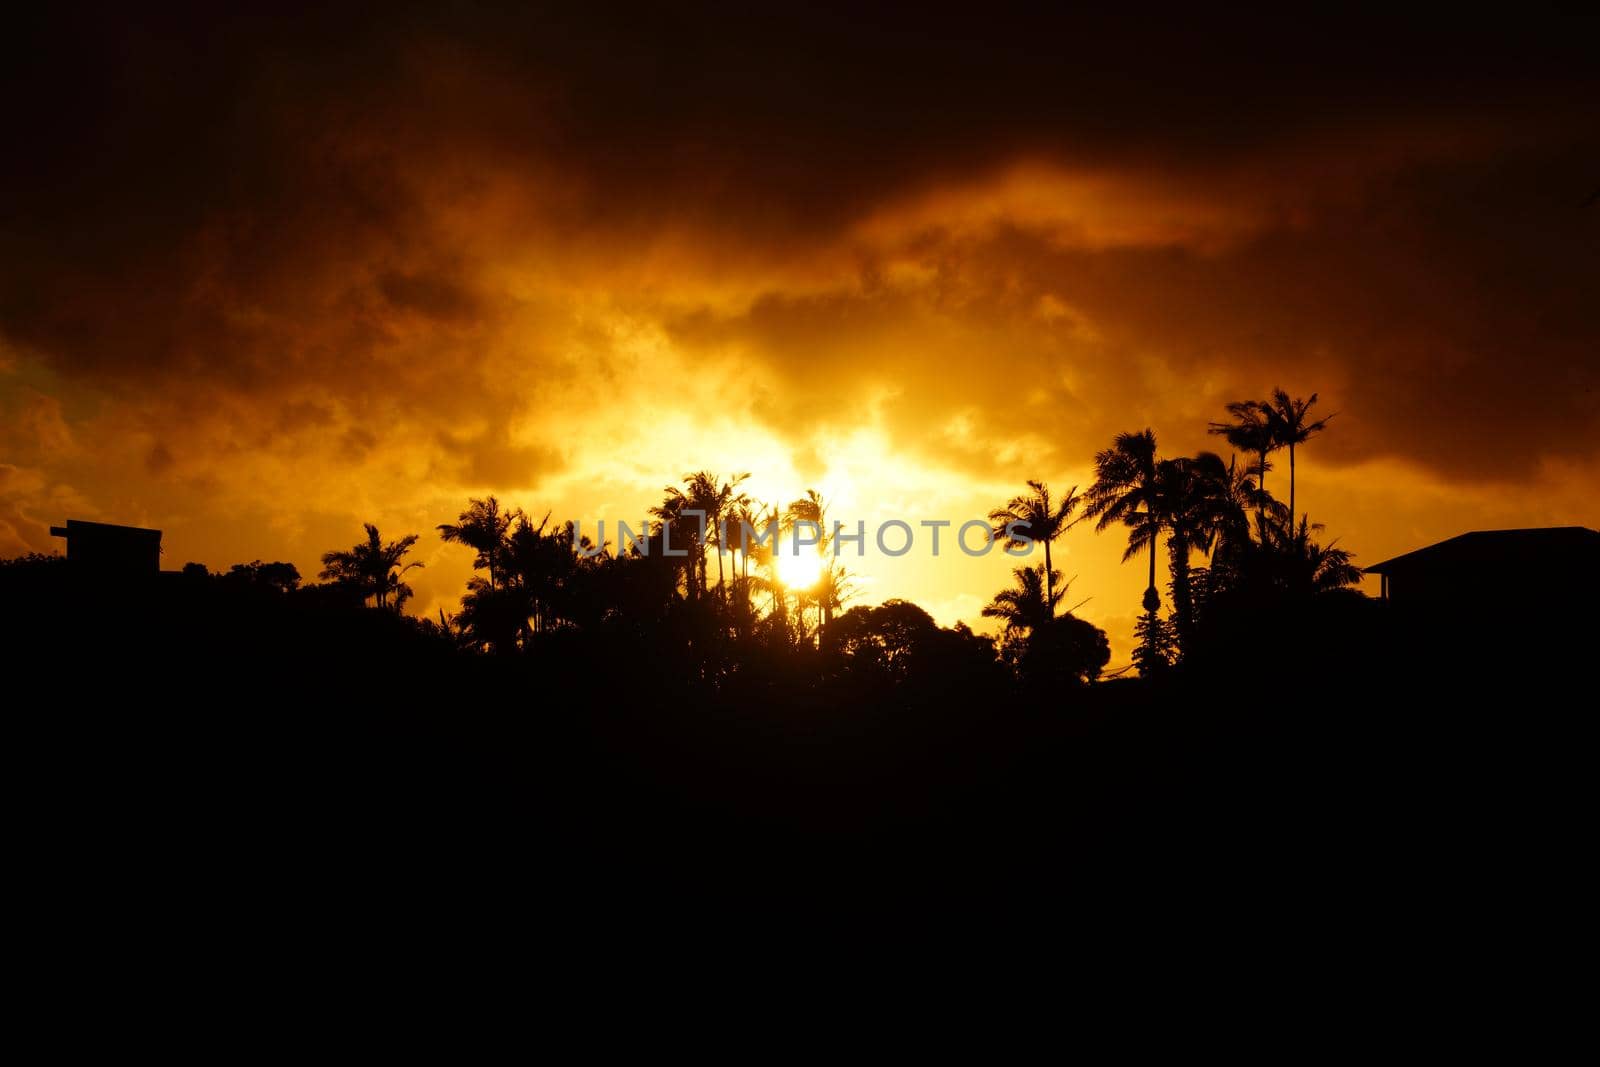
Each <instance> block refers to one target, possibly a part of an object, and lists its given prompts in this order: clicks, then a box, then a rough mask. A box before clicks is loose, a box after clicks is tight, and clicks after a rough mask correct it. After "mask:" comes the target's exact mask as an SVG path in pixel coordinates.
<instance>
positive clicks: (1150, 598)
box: [1144, 511, 1161, 615]
mask: <svg viewBox="0 0 1600 1067" xmlns="http://www.w3.org/2000/svg"><path fill="white" fill-rule="evenodd" d="M1148 521H1149V523H1150V585H1149V587H1148V588H1146V589H1145V591H1144V606H1145V609H1146V610H1147V611H1149V612H1150V614H1151V615H1154V614H1155V612H1156V609H1157V608H1159V607H1161V594H1160V593H1159V592H1157V591H1156V548H1157V545H1158V543H1159V541H1160V539H1161V529H1160V527H1158V526H1157V525H1156V524H1155V512H1154V511H1152V512H1151V513H1150V517H1149V520H1148Z"/></svg>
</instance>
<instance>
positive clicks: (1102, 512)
mask: <svg viewBox="0 0 1600 1067" xmlns="http://www.w3.org/2000/svg"><path fill="white" fill-rule="evenodd" d="M1158 463H1159V461H1158V460H1157V458H1156V434H1155V431H1154V430H1150V429H1145V430H1141V431H1140V432H1138V433H1120V434H1118V435H1117V436H1116V439H1115V441H1113V442H1112V446H1111V447H1110V448H1107V449H1102V450H1101V451H1099V452H1097V453H1096V454H1095V457H1094V469H1095V482H1094V484H1093V485H1091V486H1090V487H1089V489H1088V492H1087V493H1085V494H1084V496H1085V505H1084V510H1083V514H1084V516H1085V517H1086V518H1088V517H1093V518H1097V519H1098V520H1099V521H1098V522H1097V523H1096V524H1095V529H1096V530H1097V531H1100V532H1104V531H1105V530H1106V529H1108V528H1109V527H1111V526H1113V525H1115V524H1117V523H1122V524H1123V525H1125V526H1127V527H1128V529H1129V533H1128V549H1127V551H1126V552H1124V553H1123V554H1122V560H1123V562H1124V563H1126V562H1127V561H1128V560H1130V559H1133V558H1134V557H1135V556H1137V555H1138V554H1139V553H1140V552H1144V551H1148V552H1149V553H1150V585H1149V587H1148V588H1146V589H1145V591H1144V609H1145V610H1146V611H1148V612H1152V613H1153V612H1154V611H1156V609H1157V608H1159V607H1160V606H1161V594H1160V593H1159V592H1157V591H1156V543H1157V541H1158V540H1159V539H1160V535H1161V527H1162V526H1163V525H1164V522H1165V519H1164V517H1163V516H1162V515H1161V514H1160V510H1159V509H1160V506H1161V498H1160V492H1159V489H1160V487H1159V485H1158V483H1157V470H1156V468H1157V465H1158Z"/></svg>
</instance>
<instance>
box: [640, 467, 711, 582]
mask: <svg viewBox="0 0 1600 1067" xmlns="http://www.w3.org/2000/svg"><path fill="white" fill-rule="evenodd" d="M662 492H663V493H664V494H665V497H664V498H663V499H662V501H661V503H660V504H658V505H656V506H655V507H653V508H651V509H650V514H651V515H653V516H654V517H656V518H657V519H659V520H661V521H660V525H659V532H660V534H661V536H662V538H663V541H664V542H665V541H666V540H668V539H670V540H671V542H673V543H674V548H673V555H674V556H676V555H677V554H678V552H680V551H686V552H687V555H686V556H684V558H683V563H682V564H681V566H682V567H683V569H684V573H685V576H686V581H685V592H686V593H687V595H688V597H689V599H690V600H698V599H699V597H700V593H701V592H702V591H703V590H704V588H705V585H704V574H705V569H706V567H705V563H706V561H705V544H704V542H703V541H702V539H701V523H700V518H699V516H697V515H691V514H689V512H691V511H694V510H697V508H696V504H695V502H694V500H693V499H692V498H691V497H690V496H689V494H687V493H685V492H684V491H683V490H682V489H679V488H678V487H677V486H675V485H669V486H667V487H666V488H665V489H663V490H662ZM675 566H678V565H675Z"/></svg>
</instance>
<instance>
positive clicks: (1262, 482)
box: [1209, 397, 1315, 520]
mask: <svg viewBox="0 0 1600 1067" xmlns="http://www.w3.org/2000/svg"><path fill="white" fill-rule="evenodd" d="M1312 399H1315V397H1313V398H1312ZM1265 409H1266V405H1265V404H1263V403H1261V402H1260V401H1257V400H1236V401H1234V402H1233V403H1231V404H1229V405H1228V414H1230V415H1232V416H1233V421H1232V422H1213V423H1212V424H1211V426H1210V429H1209V432H1210V433H1214V434H1221V435H1222V436H1224V437H1226V438H1227V439H1228V443H1229V444H1230V445H1232V446H1233V447H1234V448H1237V449H1239V450H1240V451H1241V452H1250V453H1253V454H1254V455H1256V456H1257V457H1259V458H1258V460H1257V462H1256V481H1255V489H1256V491H1257V492H1259V493H1261V494H1263V496H1265V494H1266V491H1267V471H1268V470H1269V469H1271V468H1270V465H1269V464H1268V463H1267V455H1268V453H1270V452H1273V451H1276V450H1277V448H1278V447H1279V445H1278V443H1277V441H1275V440H1274V439H1273V436H1272V427H1271V426H1270V425H1269V423H1268V421H1267V415H1266V412H1265ZM1255 503H1256V517H1257V519H1258V520H1259V519H1260V518H1261V513H1262V510H1263V508H1264V506H1265V501H1264V500H1257V501H1256V502H1255Z"/></svg>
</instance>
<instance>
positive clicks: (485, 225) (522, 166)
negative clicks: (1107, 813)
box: [0, 4, 1600, 666]
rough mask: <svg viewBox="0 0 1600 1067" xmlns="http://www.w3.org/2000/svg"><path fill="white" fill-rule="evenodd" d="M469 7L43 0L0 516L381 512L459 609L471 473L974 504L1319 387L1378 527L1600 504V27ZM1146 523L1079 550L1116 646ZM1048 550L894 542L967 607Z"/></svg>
mask: <svg viewBox="0 0 1600 1067" xmlns="http://www.w3.org/2000/svg"><path fill="white" fill-rule="evenodd" d="M214 6H215V5H208V7H214ZM435 6H438V7H440V8H441V9H442V8H443V5H425V6H423V7H421V8H418V9H415V10H411V9H407V8H405V7H404V6H403V5H385V6H384V7H383V8H382V11H381V14H380V13H373V12H367V13H362V12H359V11H356V10H353V9H341V10H340V11H338V12H333V13H330V12H328V11H326V10H322V11H314V12H309V13H306V14H303V15H293V14H288V13H286V12H287V11H288V8H287V6H286V5H269V6H263V7H262V9H261V11H260V13H258V14H252V13H248V12H245V11H242V10H241V11H239V12H235V13H231V14H227V15H221V14H218V13H217V12H216V11H212V10H207V9H206V8H197V9H195V10H194V11H183V10H168V11H165V12H161V11H159V10H157V9H155V8H147V7H145V6H138V7H136V8H132V9H128V10H127V11H123V12H121V13H110V12H108V11H96V10H94V9H90V8H73V9H70V10H67V9H60V10H55V11H53V12H52V13H51V14H49V15H41V16H37V19H36V21H34V22H31V23H29V22H23V23H17V24H13V25H12V26H10V27H9V31H8V37H9V40H8V41H7V42H6V43H5V44H4V45H0V48H3V49H4V51H5V53H7V54H6V55H5V57H4V65H3V71H4V72H3V73H0V79H3V80H4V85H5V91H4V96H3V101H0V108H3V113H4V119H5V124H4V130H5V137H6V140H7V142H8V150H7V165H6V167H5V168H4V170H3V171H0V203H3V204H4V209H3V215H0V217H3V219H4V222H3V224H0V555H13V554H17V553H21V552H25V551H30V550H42V551H49V550H53V549H59V547H60V542H59V541H54V540H52V539H51V538H50V537H49V534H48V527H49V526H50V524H51V523H59V522H60V521H61V520H63V519H65V518H67V517H69V516H70V517H73V518H89V519H98V520H102V521H111V522H122V523H129V524H136V525H149V526H156V527H160V528H162V529H164V530H165V531H166V539H165V546H166V553H167V555H166V560H167V563H166V565H167V566H172V567H175V566H179V565H181V564H182V563H183V562H184V561H186V560H198V561H201V562H205V563H207V564H209V565H211V566H213V567H217V566H225V565H227V564H229V563H232V562H236V561H239V560H249V559H255V558H262V559H289V560H291V561H293V562H295V563H297V564H298V565H299V566H300V569H301V570H302V572H303V573H305V574H307V575H308V576H310V575H312V574H314V572H315V571H316V570H317V565H316V559H317V557H318V556H319V555H320V554H321V553H322V552H324V551H326V550H327V549H330V548H334V547H339V546H348V545H349V544H351V543H353V542H354V541H355V540H356V539H357V538H358V536H359V535H360V533H361V529H360V524H361V522H363V521H375V522H377V523H378V524H379V525H380V527H381V528H382V529H383V531H384V533H385V534H386V535H390V536H398V535H399V534H402V533H409V532H419V533H427V534H428V536H426V537H425V538H424V540H423V543H422V545H421V547H420V558H422V559H424V560H425V561H426V562H427V570H425V571H424V572H422V573H421V575H420V576H419V577H418V580H417V581H416V582H415V583H414V584H415V585H416V586H417V588H418V598H417V600H416V602H415V603H416V605H417V607H418V609H420V610H426V611H432V610H435V609H436V608H438V607H440V606H443V607H445V608H447V609H453V608H454V606H455V602H456V599H457V597H458V596H459V594H460V592H461V586H462V583H463V581H464V579H465V577H466V575H467V572H468V569H469V563H470V552H469V551H467V550H464V549H460V548H458V547H454V546H445V545H442V544H440V543H438V541H437V539H436V538H435V537H433V536H432V534H431V533H429V531H431V530H432V527H433V526H435V525H436V524H438V523H440V522H445V521H449V520H451V519H452V518H453V517H454V516H455V514H456V513H457V512H458V511H459V510H460V509H461V507H462V505H463V504H464V503H465V500H466V498H467V497H468V496H469V495H481V494H483V493H487V492H494V493H497V494H498V495H499V496H500V497H501V498H502V499H503V500H506V501H509V502H511V503H513V504H519V505H522V506H525V507H527V508H528V509H529V510H531V511H535V512H537V513H539V514H543V513H544V512H545V511H546V510H553V511H554V513H555V515H556V516H557V517H558V518H560V517H573V518H583V519H585V520H586V521H592V520H594V519H599V518H605V519H607V520H615V519H616V518H618V517H637V516H641V515H642V514H643V512H644V509H645V508H646V507H647V506H648V505H649V504H650V503H652V502H654V501H656V500H657V499H659V495H660V489H661V487H662V486H663V485H665V484H666V483H667V482H670V481H675V480H677V479H678V478H679V477H680V476H681V475H682V474H683V473H684V472H686V471H689V470H692V469H699V468H710V469H712V470H717V471H722V472H725V473H732V472H736V471H751V472H753V475H754V476H753V478H752V479H751V482H750V487H751V488H752V490H753V491H754V492H755V493H756V494H757V495H758V496H762V497H765V498H767V499H770V500H788V499H792V498H793V497H795V496H798V495H800V493H801V492H802V491H803V490H804V489H805V488H807V487H815V488H817V489H819V490H820V491H821V492H822V493H823V494H824V495H825V496H826V497H827V498H828V499H829V500H830V501H831V502H832V503H833V507H834V512H835V515H836V517H838V518H841V519H844V520H847V521H851V522H853V521H854V520H856V519H862V520H865V521H867V522H868V523H869V528H870V526H871V525H872V524H873V523H875V522H876V521H878V520H879V519H881V518H883V517H888V516H891V515H893V516H900V517H904V518H907V519H909V520H911V521H913V522H915V521H917V520H920V519H943V518H948V519H952V520H956V521H957V522H959V521H960V520H962V519H966V518H971V517H979V516H982V515H983V514H985V513H986V512H987V511H988V510H989V509H990V508H992V507H994V506H995V505H997V504H999V503H1002V502H1003V501H1004V500H1005V498H1007V497H1009V496H1010V495H1012V494H1013V493H1014V492H1016V491H1018V490H1020V488H1021V486H1022V483H1023V481H1024V479H1026V478H1030V477H1031V478H1043V479H1047V480H1049V481H1050V482H1051V483H1052V485H1055V486H1058V487H1060V488H1065V487H1067V486H1070V485H1073V484H1079V485H1082V484H1086V483H1087V481H1088V480H1089V473H1088V468H1089V463H1090V460H1091V457H1092V455H1093V453H1094V451H1095V450H1096V449H1098V448H1101V447H1103V446H1105V445H1106V444H1107V443H1108V442H1109V440H1110V438H1111V437H1112V435H1113V434H1115V433H1117V432H1118V431H1122V430H1136V429H1141V428H1143V427H1145V426H1150V427H1153V428H1154V429H1155V431H1156V433H1157V436H1158V438H1159V440H1160V442H1161V444H1162V447H1163V450H1164V451H1165V452H1166V453H1167V454H1180V453H1184V452H1192V451H1194V450H1196V449H1199V448H1207V447H1209V448H1216V447H1218V446H1219V439H1217V438H1208V437H1207V436H1206V434H1205V427H1206V423H1207V421H1208V420H1210V419H1215V418H1220V417H1222V415H1223V412H1222V406H1223V405H1224V404H1225V403H1226V402H1227V401H1229V400H1234V399H1242V398H1247V397H1254V396H1258V395H1262V394H1264V393H1265V392H1266V391H1267V390H1269V389H1271V388H1272V387H1273V386H1277V385H1281V386H1282V387H1284V388H1285V389H1287V390H1289V391H1290V392H1291V393H1294V394H1296V395H1309V394H1310V393H1312V392H1317V393H1318V394H1320V397H1321V399H1320V401H1319V404H1318V410H1319V411H1329V412H1337V413H1338V414H1337V416H1336V417H1335V419H1334V421H1333V423H1332V426H1331V427H1330V429H1329V430H1328V432H1327V433H1325V434H1324V435H1323V436H1321V437H1319V438H1317V439H1316V440H1314V441H1313V442H1312V443H1311V444H1310V445H1309V446H1307V447H1306V448H1305V449H1304V450H1303V452H1302V454H1301V456H1300V464H1299V468H1298V470H1299V483H1298V484H1299V491H1298V502H1299V503H1300V505H1301V507H1302V509H1303V510H1306V511H1309V513H1310V515H1311V517H1312V519H1313V520H1314V521H1322V522H1325V523H1326V524H1327V527H1328V529H1327V536H1329V537H1337V538H1338V539H1339V542H1340V544H1341V545H1343V546H1345V547H1347V548H1350V549H1352V550H1353V551H1355V552H1356V553H1357V560H1358V562H1362V563H1373V562H1376V561H1378V560H1380V559H1383V558H1386V557H1387V556H1389V555H1393V554H1397V553H1399V552H1402V551H1406V550H1409V549H1411V548H1414V547H1418V546H1420V545H1422V544H1426V543H1429V542H1431V541H1434V540H1438V539H1441V538H1443V537H1447V536H1451V535H1453V534H1456V533H1459V532H1462V531H1463V530H1467V529H1478V528H1497V527H1507V526H1531V525H1553V524H1584V525H1589V526H1597V525H1600V394H1597V392H1596V387H1597V384H1600V300H1597V294H1600V204H1597V203H1595V194H1596V193H1597V191H1600V108H1597V106H1596V101H1597V100H1600V73H1597V70H1600V48H1597V46H1596V45H1595V43H1594V42H1595V41H1600V23H1597V22H1596V20H1595V19H1593V18H1591V19H1588V20H1581V19H1562V18H1557V17H1554V16H1548V17H1541V16H1539V15H1537V14H1534V13H1530V10H1529V9H1526V8H1519V9H1518V10H1517V12H1516V13H1515V16H1514V17H1513V16H1512V15H1502V16H1500V17H1499V18H1496V19H1493V20H1490V19H1485V20H1483V21H1470V20H1468V21H1463V20H1462V19H1461V18H1460V17H1452V20H1451V21H1449V22H1448V23H1445V22H1439V21H1434V20H1425V19H1421V18H1418V19H1415V20H1407V19H1404V18H1397V17H1396V16H1395V15H1393V14H1392V13H1373V14H1368V15H1362V14H1353V13H1351V12H1350V11H1348V10H1346V11H1344V12H1342V13H1328V14H1325V15H1317V14H1315V13H1313V12H1307V11H1302V10H1299V9H1297V10H1296V11H1295V12H1294V13H1293V17H1287V16H1286V17H1284V18H1282V19H1277V20H1271V19H1267V20H1264V19H1261V18H1257V17H1250V18H1243V17H1241V18H1239V19H1225V18H1220V17H1213V16H1211V15H1209V14H1205V15H1197V14H1195V12H1194V10H1193V9H1191V10H1189V11H1188V12H1187V13H1186V14H1185V15H1184V16H1183V17H1181V18H1179V17H1169V16H1164V15H1161V14H1160V13H1158V12H1154V11H1150V12H1147V13H1144V14H1143V15H1142V17H1141V18H1139V19H1138V20H1136V21H1131V22H1126V23H1113V22H1110V21H1107V20H1105V19H1104V18H1102V17H1099V16H1096V15H1093V14H1089V13H1085V12H1077V11H1071V10H1069V9H1067V8H1065V7H1064V6H1059V5H1058V6H1055V7H1052V8H1045V9H1039V10H1034V9H1024V8H1007V7H1003V6H996V5H972V6H969V7H968V8H967V9H965V10H951V11H949V12H948V13H941V12H940V11H938V10H937V9H934V8H930V7H928V6H926V5H917V6H915V7H907V8H905V9H903V10H902V11H900V12H899V13H893V12H890V11H888V10H887V9H884V10H883V11H882V12H881V13H878V14H863V13H861V12H859V11H852V10H850V9H849V7H848V6H846V5H839V6H837V7H829V6H812V5H799V4H791V5H783V6H782V8H781V14H774V15H752V13H751V11H752V8H753V6H752V5H740V6H738V7H729V8H727V9H725V10H714V9H705V8H701V9H696V10H691V9H688V8H684V7H681V6H670V7H663V8H662V9H660V10H657V11H655V12H653V13H644V14H637V15H625V14H623V13H622V9H621V8H619V7H615V6H612V5H605V6H604V11H605V12H606V14H605V15H604V16H602V15H598V14H595V15H587V14H580V13H576V12H577V11H578V9H579V8H581V7H583V6H585V5H574V4H562V5H551V6H550V7H549V8H548V9H547V10H540V9H539V8H538V6H537V5H535V6H530V7H527V8H524V9H522V10H519V11H518V12H517V13H515V14H505V13H503V12H499V11H496V10H494V9H492V8H490V7H488V6H483V7H479V6H474V5H450V6H449V8H448V11H445V10H439V11H432V10H429V8H431V7H435ZM1141 10H1142V9H1141ZM130 12H131V13H130ZM1223 447H1225V446H1223ZM608 536H609V533H608ZM1121 548H1122V546H1121V544H1120V543H1118V542H1117V539H1116V538H1114V537H1113V536H1111V535H1101V536H1098V537H1097V536H1096V535H1095V534H1094V533H1093V532H1092V531H1091V530H1090V529H1089V528H1088V527H1087V526H1083V527H1079V528H1078V529H1075V530H1074V531H1072V532H1071V533H1069V534H1068V535H1067V538H1066V540H1065V542H1064V548H1063V549H1062V550H1060V552H1059V554H1058V555H1057V560H1058V565H1060V566H1061V567H1062V568H1063V569H1064V570H1065V571H1066V573H1067V576H1068V577H1073V576H1075V581H1074V584H1073V587H1072V593H1071V596H1070V598H1069V602H1071V603H1077V602H1080V601H1085V600H1086V601H1087V602H1086V603H1084V605H1083V607H1082V608H1081V609H1080V613H1081V614H1084V615H1086V616H1088V617H1089V618H1091V619H1093V620H1094V621H1096V622H1098V623H1100V624H1101V625H1104V626H1106V627H1107V628H1108V629H1109V630H1110V631H1111V632H1112V636H1113V642H1114V648H1115V649H1116V652H1115V655H1114V658H1113V665H1114V666H1115V665H1117V664H1120V663H1123V662H1126V656H1127V647H1128V636H1127V634H1128V631H1129V629H1130V628H1131V625H1132V617H1133V615H1134V613H1135V612H1136V611H1137V610H1138V600H1139V595H1140V592H1141V590H1142V589H1143V586H1144V573H1143V568H1142V567H1140V566H1137V565H1130V566H1126V567H1124V566H1120V565H1119V564H1118V563H1117V559H1118V557H1119V556H1120V554H1121ZM1007 563H1008V561H1007V560H1005V559H1003V558H1000V557H998V555H996V556H995V557H991V558H986V559H983V560H969V559H966V558H965V557H960V556H955V557H951V556H949V555H948V554H946V555H945V556H941V558H939V559H938V560H934V559H932V558H931V557H929V556H928V555H927V553H926V552H925V551H918V552H914V553H912V554H911V555H910V556H908V557H905V558H903V559H901V560H895V561H888V560H884V559H882V558H870V557H869V558H868V559H864V560H859V561H853V563H852V565H853V566H854V567H855V568H856V569H858V570H859V571H860V572H861V574H862V576H863V577H862V582H861V587H862V596H863V598H864V599H865V600H868V601H877V600H881V599H884V598H886V597H889V596H907V597H911V598H913V599H916V600H918V601H919V602H921V603H923V604H924V605H925V606H927V607H929V608H930V609H931V610H933V611H934V613H935V615H936V616H938V617H939V618H940V619H941V621H944V622H953V621H955V620H956V619H958V618H964V619H966V620H968V621H969V622H974V623H976V622H978V619H977V611H978V608H979V607H981V605H982V604H983V603H984V602H985V601H986V600H987V599H988V596H989V595H990V594H991V593H992V592H993V591H994V590H995V589H996V588H998V587H999V586H1000V585H1002V584H1004V581H1005V577H1006V575H1005V571H1006V567H1007Z"/></svg>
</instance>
